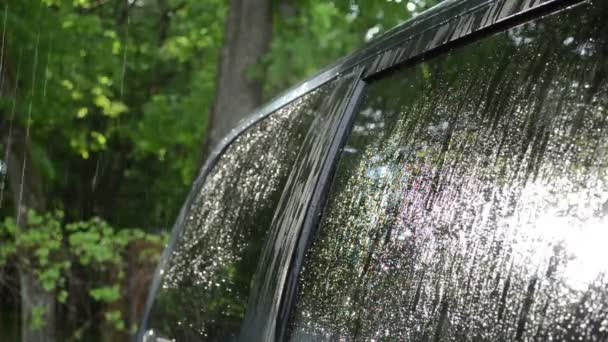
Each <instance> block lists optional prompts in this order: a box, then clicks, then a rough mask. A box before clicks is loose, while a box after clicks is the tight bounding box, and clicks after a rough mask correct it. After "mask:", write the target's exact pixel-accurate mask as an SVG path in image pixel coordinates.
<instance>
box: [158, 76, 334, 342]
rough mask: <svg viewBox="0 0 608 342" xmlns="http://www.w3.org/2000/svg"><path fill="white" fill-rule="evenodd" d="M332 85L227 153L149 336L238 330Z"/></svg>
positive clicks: (177, 254)
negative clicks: (297, 163) (289, 183)
mask: <svg viewBox="0 0 608 342" xmlns="http://www.w3.org/2000/svg"><path fill="white" fill-rule="evenodd" d="M331 88H332V85H331V84H328V85H326V86H324V87H323V88H321V89H319V90H317V91H314V92H312V93H310V94H308V95H305V96H304V97H302V98H300V99H298V100H296V101H294V102H292V103H291V104H288V105H287V106H285V107H284V108H282V109H279V110H278V111H277V112H275V113H273V114H271V115H270V116H269V117H267V118H265V119H263V120H262V121H261V122H259V123H257V124H256V125H255V126H253V127H252V128H250V129H248V130H247V131H246V132H245V133H244V134H242V135H241V136H239V137H238V138H237V139H236V141H234V142H233V143H232V144H231V145H230V146H229V147H228V149H227V151H226V152H225V153H224V154H223V155H222V157H221V159H220V160H219V161H218V162H217V164H216V165H215V166H214V168H213V170H212V171H211V173H210V174H209V175H208V176H207V179H206V181H205V183H204V184H203V186H202V187H201V189H200V190H199V191H198V192H197V193H196V194H195V198H194V200H193V204H192V205H191V207H190V210H189V213H188V214H187V215H188V216H187V218H186V221H185V224H184V226H183V230H182V232H181V235H180V236H179V238H178V240H177V243H176V247H175V249H174V250H173V251H172V252H171V254H170V257H169V258H170V259H169V261H168V263H167V266H166V267H165V268H164V270H163V273H164V275H163V277H162V281H161V287H160V289H159V290H158V293H157V295H156V297H155V301H154V304H153V307H152V311H151V314H150V319H149V322H150V323H149V329H150V330H149V331H148V332H147V335H148V337H151V336H154V337H163V338H169V339H171V340H173V339H175V340H177V341H199V340H205V341H225V340H230V339H231V338H235V337H236V336H238V332H239V327H240V325H241V321H242V320H243V317H244V314H245V307H246V305H247V300H248V296H249V293H250V286H251V281H252V277H253V274H254V271H255V269H256V265H257V262H258V258H259V255H260V251H261V248H262V245H263V244H264V241H265V238H266V236H267V232H268V228H269V226H270V222H271V221H272V217H273V215H274V212H275V209H276V207H277V203H278V201H279V199H280V197H281V193H282V191H283V188H284V186H285V182H286V179H287V176H288V175H289V173H290V171H291V168H292V165H293V163H294V160H295V158H296V156H297V155H298V153H299V152H300V149H301V146H302V143H303V140H304V137H305V136H306V134H307V132H308V130H309V128H310V125H311V123H312V121H313V118H314V117H315V116H316V110H317V107H318V104H319V102H320V100H321V99H323V98H324V94H326V92H327V91H329V90H330V89H331ZM149 339H151V340H154V338H149Z"/></svg>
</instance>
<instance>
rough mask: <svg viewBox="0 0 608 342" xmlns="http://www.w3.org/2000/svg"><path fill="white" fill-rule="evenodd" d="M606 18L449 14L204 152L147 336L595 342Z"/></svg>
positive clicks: (523, 2) (583, 2)
mask: <svg viewBox="0 0 608 342" xmlns="http://www.w3.org/2000/svg"><path fill="white" fill-rule="evenodd" d="M606 18H608V3H607V2H606V1H603V0H580V1H578V0H455V1H446V2H443V3H441V4H439V5H438V6H436V7H434V8H432V9H430V10H428V11H426V12H424V13H422V14H420V15H418V16H416V17H414V18H413V19H412V20H410V21H408V22H406V23H404V24H402V25H400V26H399V27H397V28H395V29H393V30H391V31H389V32H387V33H386V34H384V35H382V36H381V37H379V38H377V39H375V40H373V41H372V42H370V43H369V45H367V46H366V47H364V48H363V49H362V50H360V51H358V52H355V53H354V54H352V55H351V56H349V57H346V58H345V59H343V60H341V61H339V62H337V63H336V64H335V65H334V66H331V67H329V68H327V69H325V70H324V71H322V72H321V73H319V74H318V75H317V76H316V77H313V78H311V79H309V80H307V81H305V82H303V83H302V84H300V85H299V86H296V87H295V88H293V89H292V90H289V91H287V92H286V93H284V94H283V95H281V96H280V97H278V98H277V99H275V100H273V101H272V102H270V103H268V104H266V105H265V106H263V107H262V108H260V109H259V110H257V112H256V113H253V115H252V116H251V117H250V118H249V119H247V120H246V121H245V122H244V123H243V124H242V125H241V126H239V127H237V128H236V129H235V130H233V131H232V132H231V133H230V134H229V135H228V136H227V137H226V138H225V139H224V140H223V141H222V143H221V144H220V145H219V146H218V147H217V148H216V149H215V150H214V152H213V153H212V154H211V156H210V157H209V159H208V160H207V162H206V164H205V165H204V166H203V168H202V169H201V172H200V174H199V176H198V178H197V179H196V181H195V183H194V185H193V187H192V190H191V192H190V194H189V196H188V199H187V200H186V202H185V204H184V206H183V209H182V211H181V212H180V214H179V217H178V219H177V222H176V224H175V227H174V230H173V233H172V237H171V240H170V243H169V245H168V247H167V249H166V251H165V253H164V256H163V258H162V261H161V263H160V265H159V268H158V271H157V275H156V277H155V279H154V282H153V285H152V288H151V290H150V297H149V300H148V304H147V307H146V313H145V317H144V320H143V322H142V324H141V330H140V332H139V335H138V336H139V337H138V338H139V339H140V340H143V341H168V340H175V341H236V340H238V341H606V340H608V273H607V270H608V248H607V246H608V131H607V130H608V78H607V76H608V25H606V22H605V20H606Z"/></svg>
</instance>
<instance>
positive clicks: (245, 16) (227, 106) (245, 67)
mask: <svg viewBox="0 0 608 342" xmlns="http://www.w3.org/2000/svg"><path fill="white" fill-rule="evenodd" d="M272 18H273V9H272V1H270V0H231V1H230V7H229V10H228V18H227V20H226V29H225V38H224V39H225V41H224V47H223V48H222V58H221V60H220V66H219V71H218V81H217V91H216V96H215V101H214V105H213V108H212V110H211V114H210V119H209V120H210V125H209V127H208V135H207V138H206V139H207V141H206V143H205V144H206V147H205V148H203V151H205V150H207V149H208V148H209V147H212V146H213V145H215V144H216V143H217V142H218V141H219V140H220V139H221V138H222V137H223V136H224V135H226V134H227V133H228V132H229V131H230V129H231V128H233V127H234V126H235V125H236V124H237V123H238V121H239V120H240V119H241V118H243V117H244V116H246V115H247V114H249V113H250V112H251V111H252V110H253V109H254V108H255V107H257V106H259V105H260V103H261V101H262V94H263V82H262V80H260V79H259V78H258V79H253V78H252V77H251V70H252V68H253V67H254V66H256V65H258V64H259V63H260V61H261V59H262V57H263V56H265V54H266V53H267V52H268V49H269V47H270V41H271V36H272Z"/></svg>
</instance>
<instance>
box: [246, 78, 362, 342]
mask: <svg viewBox="0 0 608 342" xmlns="http://www.w3.org/2000/svg"><path fill="white" fill-rule="evenodd" d="M358 76H359V72H352V73H349V74H347V75H344V76H342V77H340V78H338V79H337V80H336V81H334V82H335V83H336V84H335V87H334V88H333V89H332V91H330V92H328V93H327V94H325V95H324V98H323V100H322V102H321V104H320V106H319V115H318V116H317V117H315V119H314V121H313V123H312V125H311V129H310V131H309V132H308V135H307V136H306V138H305V139H304V143H303V147H302V149H301V150H300V154H299V155H298V157H297V158H296V160H295V164H294V166H293V168H292V171H291V174H290V175H289V177H288V180H287V183H286V185H285V189H284V191H283V195H282V197H281V200H280V202H279V205H278V207H277V212H276V215H275V217H274V219H273V221H272V227H271V229H270V234H269V238H268V244H267V245H266V246H265V248H264V251H263V253H262V257H261V258H260V263H259V264H258V270H257V272H256V276H255V284H254V286H253V291H252V294H251V296H250V298H251V299H250V302H249V305H248V310H247V316H246V318H245V322H244V327H243V332H242V334H241V338H240V340H242V341H253V340H256V341H272V340H273V339H274V337H275V329H276V319H277V316H278V310H279V305H280V304H281V295H282V293H283V290H284V283H285V279H286V277H287V274H288V272H289V267H290V265H291V260H292V256H293V253H294V248H295V247H296V244H297V242H298V237H299V236H300V231H301V228H302V223H303V222H304V219H305V217H306V214H307V208H308V206H309V204H310V200H311V198H312V195H313V191H314V189H315V186H316V183H317V181H318V178H319V174H320V173H321V170H322V168H323V165H324V163H325V160H326V158H327V155H328V151H329V150H330V149H331V146H332V141H333V139H334V136H335V134H336V130H337V129H338V126H339V125H340V123H341V120H342V118H343V114H344V110H345V107H346V106H347V105H348V98H349V95H350V94H351V93H352V91H353V89H354V85H355V81H356V80H357V79H358Z"/></svg>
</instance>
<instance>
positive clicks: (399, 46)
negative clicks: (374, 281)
mask: <svg viewBox="0 0 608 342" xmlns="http://www.w3.org/2000/svg"><path fill="white" fill-rule="evenodd" d="M515 1H517V0H451V1H450V0H446V2H444V3H442V4H440V5H438V6H435V7H434V8H431V9H429V10H427V11H425V12H423V13H421V14H419V15H418V16H416V17H414V18H412V19H411V20H409V21H407V22H405V23H404V24H402V25H400V26H398V27H396V28H394V29H392V30H390V31H389V32H387V33H385V34H384V35H382V36H381V37H380V38H379V39H376V40H373V41H372V42H370V43H369V44H368V45H367V46H366V47H364V48H362V49H361V50H359V51H357V52H355V53H353V54H351V55H349V56H347V57H345V58H343V59H341V60H339V61H338V62H337V63H335V64H334V65H331V66H329V67H328V68H326V69H324V70H322V71H321V72H319V73H318V74H317V75H316V76H314V77H312V78H310V79H308V80H306V81H304V82H302V83H300V84H298V85H296V86H295V87H293V88H291V89H289V90H287V91H285V92H284V93H282V94H280V95H279V96H277V97H275V98H274V99H273V100H271V101H269V102H268V103H267V104H265V105H263V106H262V107H260V108H258V109H256V110H254V111H253V112H252V114H251V115H250V116H248V117H247V118H246V119H244V120H243V121H241V123H240V124H239V125H238V126H236V127H235V128H234V129H232V130H231V131H230V133H228V134H227V135H226V136H225V137H224V138H223V139H222V140H221V141H220V142H219V143H217V144H216V145H215V147H214V148H213V149H212V151H211V153H210V154H209V156H208V157H207V159H206V161H205V163H204V164H203V166H202V167H201V168H200V170H199V173H198V176H197V177H196V179H195V181H194V182H193V185H192V187H191V189H190V192H189V193H188V196H187V197H186V200H185V201H184V204H183V205H182V208H181V209H180V212H179V215H178V217H177V219H176V221H175V223H174V225H173V227H172V230H171V234H170V238H169V243H168V245H167V247H166V248H165V251H164V252H163V255H162V257H161V259H160V262H159V264H158V266H157V268H156V271H155V274H154V277H153V280H152V284H151V287H150V291H149V293H148V298H147V301H146V305H145V309H144V315H143V319H142V321H141V325H140V327H139V331H138V334H137V335H136V340H137V341H141V340H143V337H144V336H143V334H144V333H145V331H146V330H147V329H148V320H149V314H150V310H151V308H152V304H153V302H154V297H155V295H156V292H157V290H158V287H159V286H160V281H161V278H162V274H163V269H164V268H165V266H166V263H167V261H168V257H169V255H170V254H171V252H172V250H173V248H174V246H175V242H176V240H177V238H178V236H179V235H180V232H181V230H182V227H183V225H184V222H185V218H186V214H187V212H188V209H189V208H190V205H191V204H192V201H193V199H194V194H195V193H197V190H198V189H200V187H201V186H202V185H203V183H204V181H205V179H206V177H207V175H208V174H209V173H210V172H211V170H212V169H213V167H214V166H215V164H216V163H217V161H218V160H219V159H220V157H221V156H222V154H223V153H224V152H225V151H226V150H227V148H228V147H229V146H230V145H231V144H232V142H233V141H235V140H236V139H237V138H238V137H239V136H240V135H241V134H243V133H244V132H245V131H246V130H247V129H249V128H250V127H252V126H254V125H255V124H257V123H258V122H260V121H261V120H263V119H264V118H266V117H267V116H269V115H270V114H271V113H273V112H275V111H276V110H277V109H279V108H282V107H284V106H285V105H287V104H289V103H290V102H292V101H294V100H296V99H298V98H300V97H302V96H304V95H306V94H307V93H309V92H311V91H313V90H315V89H317V88H319V87H320V86H322V85H324V84H326V83H328V82H330V81H332V80H334V79H336V78H337V77H339V76H340V75H342V74H346V73H349V72H352V71H353V70H354V69H356V68H361V70H362V73H361V76H360V77H359V80H358V81H357V82H358V84H357V85H356V89H355V91H354V92H353V93H352V94H351V97H350V98H348V99H344V100H345V101H350V103H349V106H348V107H347V110H346V112H345V115H344V117H343V124H344V125H342V124H341V126H340V132H336V136H334V142H335V143H337V145H336V148H338V149H341V148H342V147H343V146H344V143H345V141H346V137H347V136H348V134H345V133H348V132H349V130H350V125H352V121H353V119H354V115H355V114H356V110H355V109H356V106H357V105H358V104H360V102H361V100H362V98H363V95H364V93H365V90H364V88H365V85H366V84H367V83H368V82H372V81H373V80H375V79H379V78H383V77H385V76H386V75H387V74H390V73H392V72H393V71H395V70H398V69H401V68H404V67H408V66H412V65H415V64H417V63H419V62H420V61H422V60H425V59H428V58H432V57H434V56H437V55H440V54H442V53H444V52H447V51H449V50H451V49H454V48H456V47H459V46H464V45H468V44H470V43H472V42H474V41H477V40H479V39H481V38H483V37H486V36H489V35H491V34H494V33H498V32H501V31H504V30H506V29H508V28H510V27H513V26H516V25H519V24H522V23H525V22H528V21H531V20H534V19H537V18H540V17H542V16H545V15H549V14H553V13H555V12H558V11H560V10H564V9H567V8H569V7H571V6H575V5H577V4H582V3H586V2H589V1H590V0H544V1H542V0H522V1H521V2H520V3H519V4H517V6H514V7H512V8H511V11H510V12H506V13H502V10H503V9H504V6H505V5H507V4H513V3H514V2H515ZM482 10H485V11H486V20H485V21H484V22H479V23H478V25H477V26H472V25H469V27H468V28H466V30H462V31H460V32H459V33H458V34H457V35H453V36H446V37H443V40H442V41H440V42H439V43H437V44H436V45H430V46H422V45H421V42H422V41H423V40H428V36H424V35H425V34H428V33H429V32H431V33H432V31H433V30H434V31H435V32H434V39H432V40H433V41H437V40H438V39H441V38H442V37H438V34H439V31H441V30H440V29H441V28H442V27H444V26H445V25H448V24H450V23H452V22H454V21H456V20H464V21H466V20H467V19H468V20H470V19H473V17H474V15H475V13H476V11H482ZM488 13H494V15H488ZM467 16H469V17H467ZM337 136H339V139H336V137H337ZM332 151H333V147H332ZM330 153H331V152H330ZM338 158H339V153H336V154H335V156H333V158H332V159H331V160H330V159H328V160H327V161H329V163H326V164H329V165H328V166H327V172H323V173H322V175H321V178H319V179H318V180H317V187H316V188H315V192H314V193H313V200H318V201H319V203H314V204H313V205H311V206H310V207H309V209H308V211H307V213H306V221H305V222H304V225H305V226H304V227H302V233H301V235H300V238H299V241H298V248H297V249H296V251H297V253H296V255H295V256H294V258H293V259H292V265H293V267H292V269H291V270H290V272H289V277H288V279H287V280H286V281H287V284H288V286H286V287H285V288H286V291H289V292H287V293H284V296H283V298H282V302H281V308H280V315H279V322H277V334H276V336H277V337H279V338H280V339H282V338H285V337H287V336H288V335H287V333H288V331H287V330H288V326H287V325H288V320H289V316H290V314H291V311H292V309H293V304H294V302H295V296H296V293H295V285H296V284H297V275H298V274H299V271H300V268H301V266H302V263H303V258H304V254H305V250H306V249H307V248H308V246H309V244H310V237H311V234H312V233H314V229H315V228H316V223H318V218H319V216H320V214H321V211H322V209H323V205H324V202H325V201H324V200H325V196H326V194H327V191H328V188H329V185H330V184H331V180H332V178H333V172H334V171H335V168H336V164H337V162H338ZM312 223H314V224H315V225H311V224H312ZM302 247H304V249H302ZM294 276H295V278H294V279H292V277H294ZM294 281H295V283H293V284H292V282H294Z"/></svg>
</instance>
